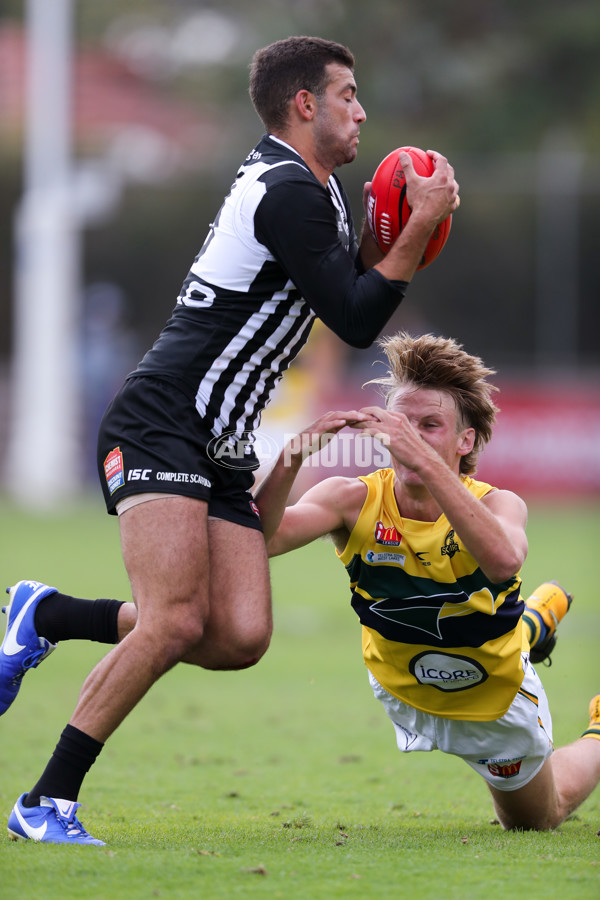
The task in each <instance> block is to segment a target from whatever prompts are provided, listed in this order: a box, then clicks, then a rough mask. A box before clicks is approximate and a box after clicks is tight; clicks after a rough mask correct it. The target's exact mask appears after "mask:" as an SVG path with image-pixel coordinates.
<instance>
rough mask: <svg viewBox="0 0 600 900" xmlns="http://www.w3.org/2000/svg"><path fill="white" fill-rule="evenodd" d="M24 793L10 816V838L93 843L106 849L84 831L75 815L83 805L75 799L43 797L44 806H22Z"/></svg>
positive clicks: (47, 842) (65, 842)
mask: <svg viewBox="0 0 600 900" xmlns="http://www.w3.org/2000/svg"><path fill="white" fill-rule="evenodd" d="M26 796H27V794H23V795H22V796H21V797H19V799H18V800H17V802H16V803H15V805H14V807H13V810H12V812H11V814H10V816H9V817H8V835H9V837H10V838H11V840H13V841H19V840H21V841H37V842H41V843H45V844H94V845H95V846H96V847H104V846H105V844H104V841H99V840H98V839H97V838H93V837H92V836H91V834H88V832H87V831H86V830H85V828H84V827H83V825H82V824H81V822H80V821H79V819H78V818H77V816H76V815H75V813H76V812H77V810H78V809H79V807H80V806H81V804H80V803H75V802H74V801H73V800H58V799H56V798H55V797H40V801H41V805H40V806H32V807H27V806H23V800H24V799H25V797H26Z"/></svg>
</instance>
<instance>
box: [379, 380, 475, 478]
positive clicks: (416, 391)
mask: <svg viewBox="0 0 600 900" xmlns="http://www.w3.org/2000/svg"><path fill="white" fill-rule="evenodd" d="M390 411H392V412H398V413H403V414H404V415H405V416H406V418H407V419H408V421H409V422H410V424H411V425H412V426H413V428H414V429H415V431H416V432H417V433H418V434H419V436H420V437H421V439H422V440H424V441H425V442H426V443H427V444H429V446H430V447H433V449H434V450H435V451H436V452H437V453H438V454H439V455H440V456H441V457H442V459H443V460H444V462H445V463H446V464H447V465H448V466H449V467H450V468H451V469H452V470H453V471H455V472H457V473H458V472H459V469H460V460H461V457H462V456H464V455H465V452H469V451H470V450H471V449H472V444H473V438H474V430H473V429H472V428H465V427H464V426H463V424H462V422H461V419H460V415H459V411H458V408H457V406H456V403H455V400H454V397H453V396H452V394H450V393H448V392H447V391H440V390H436V389H435V388H419V387H413V386H410V385H406V386H405V387H402V388H400V389H399V390H398V391H397V393H396V394H395V396H394V398H393V400H392V403H391V405H390ZM394 469H396V471H397V474H398V475H399V476H400V478H401V480H402V481H404V482H405V483H406V484H421V479H420V478H419V476H418V475H417V474H416V473H415V472H413V471H412V470H410V469H407V468H406V467H405V466H402V465H400V464H399V463H397V462H394Z"/></svg>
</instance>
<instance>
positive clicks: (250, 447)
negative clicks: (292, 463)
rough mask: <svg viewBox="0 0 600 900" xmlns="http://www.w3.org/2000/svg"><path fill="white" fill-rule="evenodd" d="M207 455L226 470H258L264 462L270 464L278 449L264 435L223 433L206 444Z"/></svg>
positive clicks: (244, 432)
mask: <svg viewBox="0 0 600 900" xmlns="http://www.w3.org/2000/svg"><path fill="white" fill-rule="evenodd" d="M206 449H207V453H208V455H209V457H210V458H211V459H212V460H213V462H215V463H216V464H217V465H218V466H223V467H224V468H226V469H258V467H259V466H261V465H262V464H263V463H265V462H272V461H273V460H275V459H276V458H277V456H278V454H279V447H278V446H277V443H276V441H274V440H273V438H271V437H269V436H268V435H266V434H254V432H252V431H243V432H242V433H241V434H237V433H236V432H234V431H224V432H223V434H220V435H218V436H217V437H214V438H213V439H212V440H211V441H210V442H209V444H208V447H207V448H206Z"/></svg>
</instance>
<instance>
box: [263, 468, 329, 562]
mask: <svg viewBox="0 0 600 900" xmlns="http://www.w3.org/2000/svg"><path fill="white" fill-rule="evenodd" d="M340 480H342V479H340ZM334 481H335V482H337V481H338V479H328V481H325V482H322V483H321V484H318V485H315V487H313V488H311V489H310V490H309V491H307V493H306V494H304V496H302V497H301V498H300V499H299V500H298V502H297V503H295V504H294V505H293V506H287V507H286V509H285V512H284V514H283V517H282V519H281V522H280V524H279V527H278V528H277V531H276V532H275V534H274V535H273V537H272V538H271V540H270V541H269V542H268V544H267V549H268V552H269V556H279V555H280V554H281V553H288V552H289V551H290V550H296V549H298V547H304V546H305V545H306V544H310V542H311V541H314V540H316V539H317V538H320V537H324V535H326V534H330V533H331V532H332V531H338V530H339V529H340V528H342V527H344V524H345V519H344V513H343V510H342V507H341V506H340V502H339V500H340V495H339V493H338V492H336V490H335V486H334V485H333V484H332V482H334Z"/></svg>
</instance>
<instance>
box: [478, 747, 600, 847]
mask: <svg viewBox="0 0 600 900" xmlns="http://www.w3.org/2000/svg"><path fill="white" fill-rule="evenodd" d="M598 782H600V741H598V740H596V739H595V738H589V737H584V738H579V740H577V741H575V742H574V743H573V744H568V745H567V746H566V747H561V748H560V749H559V750H557V751H556V752H555V753H554V754H553V755H552V756H551V757H550V758H549V759H547V760H546V762H545V763H544V765H543V767H542V769H541V771H540V772H538V774H537V775H536V776H535V778H532V780H531V781H530V782H529V784H526V785H525V786H524V787H522V788H519V789H518V790H516V791H499V790H497V789H495V788H493V787H491V786H490V792H491V794H492V799H493V801H494V807H495V810H496V814H497V816H498V819H499V820H500V824H501V825H502V827H503V828H506V829H512V828H523V829H535V830H538V831H544V830H546V829H549V828H556V827H557V826H558V825H560V824H561V822H564V820H565V819H566V818H567V817H568V816H569V815H570V814H571V813H572V812H573V811H574V810H575V809H577V807H578V806H579V805H580V804H581V803H583V801H584V800H585V799H586V797H589V795H590V794H591V793H592V791H593V790H594V788H595V787H596V785H597V784H598Z"/></svg>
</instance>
